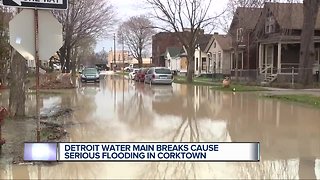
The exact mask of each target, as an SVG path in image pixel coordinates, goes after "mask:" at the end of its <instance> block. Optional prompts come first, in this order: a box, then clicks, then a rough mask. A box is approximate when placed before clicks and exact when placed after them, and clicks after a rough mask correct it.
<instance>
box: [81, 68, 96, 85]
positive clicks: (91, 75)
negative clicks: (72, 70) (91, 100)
mask: <svg viewBox="0 0 320 180" xmlns="http://www.w3.org/2000/svg"><path fill="white" fill-rule="evenodd" d="M88 81H93V82H100V74H99V71H98V70H97V69H96V68H84V69H83V70H82V73H81V82H88Z"/></svg>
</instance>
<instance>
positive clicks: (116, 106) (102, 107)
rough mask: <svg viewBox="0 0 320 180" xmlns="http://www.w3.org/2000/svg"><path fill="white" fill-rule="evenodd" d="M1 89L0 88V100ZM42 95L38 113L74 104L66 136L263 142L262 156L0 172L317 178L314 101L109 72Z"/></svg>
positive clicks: (319, 119)
mask: <svg viewBox="0 0 320 180" xmlns="http://www.w3.org/2000/svg"><path fill="white" fill-rule="evenodd" d="M259 93H262V92H259ZM7 95H8V93H7V92H2V95H1V96H0V98H1V101H0V102H1V103H2V104H6V103H7V101H6V100H5V99H6V97H7ZM27 99H28V100H27V101H28V104H29V106H28V108H27V112H28V113H31V112H34V107H35V106H34V102H35V98H34V97H32V96H28V98H27ZM42 101H43V103H42V104H43V108H42V111H43V110H44V109H45V108H50V107H54V106H62V107H70V108H72V109H74V113H73V115H72V117H69V118H68V119H65V122H69V121H72V122H75V125H73V126H70V127H68V129H67V131H68V132H69V139H70V141H71V142H114V141H116V142H141V141H148V142H153V141H163V142H241V141H246V142H248V141H252V142H260V143H261V162H260V163H186V162H184V163H167V162H165V163H156V162H153V163H147V162H144V163H59V164H58V165H54V166H28V165H24V166H16V165H11V164H10V163H9V160H8V162H6V161H5V160H2V161H1V164H0V167H1V168H0V178H2V179H7V178H20V179H21V178H22V179H28V178H30V179H35V178H42V179H66V178H68V179H76V178H81V179H87V178H103V179H105V178H112V179H115V178H130V179H133V178H136V179H155V178H170V179H175V178H176V179H182V178H192V179H193V178H196V179H212V178H219V179H221V178H242V179H247V178H255V179H261V178H266V179H275V178H277V179H289V178H290V179H292V178H301V179H305V178H313V179H314V178H318V179H320V140H319V138H320V110H319V109H315V108H312V107H308V106H303V105H299V104H294V103H288V102H280V101H277V100H273V99H264V98H259V97H258V93H257V94H255V93H230V92H220V91H213V90H211V89H210V88H209V87H194V86H187V85H178V84H173V85H172V86H156V85H155V86H149V85H144V84H143V83H135V82H132V81H129V80H127V79H124V78H122V77H121V76H115V75H107V76H106V78H105V79H104V80H102V81H101V82H100V84H82V85H81V87H80V88H78V89H76V90H68V91H65V92H64V93H61V94H59V93H57V94H53V95H47V96H46V97H44V98H42ZM9 128H10V127H7V128H6V129H4V137H6V139H7V141H8V140H10V139H14V137H13V136H18V135H19V134H17V133H14V134H13V133H12V132H10V130H9ZM23 128H24V127H18V129H21V130H23ZM22 136H23V135H22ZM23 137H24V136H23ZM26 137H27V136H26ZM4 155H5V154H4Z"/></svg>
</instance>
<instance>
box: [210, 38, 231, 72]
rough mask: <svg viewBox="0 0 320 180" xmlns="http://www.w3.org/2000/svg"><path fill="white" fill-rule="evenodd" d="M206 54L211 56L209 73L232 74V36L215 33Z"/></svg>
mask: <svg viewBox="0 0 320 180" xmlns="http://www.w3.org/2000/svg"><path fill="white" fill-rule="evenodd" d="M205 52H207V53H206V54H207V55H208V56H209V62H208V66H209V70H208V72H210V74H211V73H214V74H223V75H230V74H231V54H232V39H231V37H230V36H228V35H219V34H217V33H215V34H214V35H213V36H212V38H211V40H210V42H209V44H208V46H207V47H206V49H205Z"/></svg>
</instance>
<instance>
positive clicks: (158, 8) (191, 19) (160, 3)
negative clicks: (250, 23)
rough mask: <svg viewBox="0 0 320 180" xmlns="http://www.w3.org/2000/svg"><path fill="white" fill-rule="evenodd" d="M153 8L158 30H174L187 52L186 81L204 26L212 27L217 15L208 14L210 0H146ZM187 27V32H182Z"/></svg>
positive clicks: (190, 75) (192, 68)
mask: <svg viewBox="0 0 320 180" xmlns="http://www.w3.org/2000/svg"><path fill="white" fill-rule="evenodd" d="M146 2H147V3H148V4H149V5H150V6H151V8H152V9H153V11H154V13H153V17H154V18H155V19H156V20H158V21H159V24H161V25H160V26H156V27H155V28H158V29H160V30H164V31H167V32H172V31H173V32H176V33H175V34H176V35H177V37H178V39H179V41H180V42H181V44H182V45H183V46H184V48H185V50H186V53H187V81H188V82H189V83H190V82H192V79H193V74H194V52H195V48H196V45H197V41H198V39H199V37H200V36H201V35H202V34H203V32H202V30H203V29H205V28H208V29H209V28H212V29H213V28H214V21H215V20H216V19H217V17H218V16H219V15H209V10H210V8H211V7H212V0H207V1H203V0H146ZM186 29H188V32H184V31H185V30H186Z"/></svg>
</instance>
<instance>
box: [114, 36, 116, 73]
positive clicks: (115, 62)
mask: <svg viewBox="0 0 320 180" xmlns="http://www.w3.org/2000/svg"><path fill="white" fill-rule="evenodd" d="M113 71H114V72H116V33H114V35H113Z"/></svg>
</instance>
